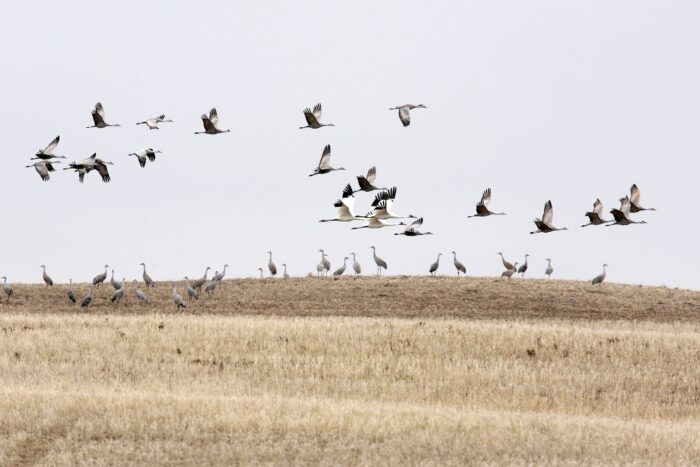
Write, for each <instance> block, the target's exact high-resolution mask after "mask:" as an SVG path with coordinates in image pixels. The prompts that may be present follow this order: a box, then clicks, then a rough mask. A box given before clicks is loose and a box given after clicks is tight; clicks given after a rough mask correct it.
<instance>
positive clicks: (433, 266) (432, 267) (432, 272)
mask: <svg viewBox="0 0 700 467" xmlns="http://www.w3.org/2000/svg"><path fill="white" fill-rule="evenodd" d="M440 256H442V253H438V255H437V259H436V260H435V262H434V263H433V264H431V265H430V269H429V270H428V272H429V273H430V275H431V276H434V275H435V271H437V270H438V268H439V267H440Z"/></svg>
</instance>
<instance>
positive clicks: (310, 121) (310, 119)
mask: <svg viewBox="0 0 700 467" xmlns="http://www.w3.org/2000/svg"><path fill="white" fill-rule="evenodd" d="M322 112H323V109H322V108H321V104H320V103H319V104H316V105H315V106H314V110H313V111H312V110H311V109H309V108H308V107H307V108H305V109H304V118H306V126H300V127H299V129H300V130H303V129H304V128H313V129H314V130H317V129H319V128H321V127H324V126H335V125H333V124H332V123H321V122H320V120H321V113H322Z"/></svg>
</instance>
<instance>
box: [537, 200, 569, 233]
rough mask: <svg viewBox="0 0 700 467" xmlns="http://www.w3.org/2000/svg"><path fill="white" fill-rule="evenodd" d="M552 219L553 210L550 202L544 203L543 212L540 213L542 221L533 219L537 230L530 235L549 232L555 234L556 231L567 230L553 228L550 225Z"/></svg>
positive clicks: (564, 228)
mask: <svg viewBox="0 0 700 467" xmlns="http://www.w3.org/2000/svg"><path fill="white" fill-rule="evenodd" d="M553 217H554V208H552V202H551V201H547V202H546V203H544V212H543V213H542V219H539V218H537V219H535V225H536V226H537V230H536V231H534V232H530V233H531V234H536V233H549V232H556V231H557V230H568V229H567V228H566V227H562V228H556V227H554V224H552V218H553Z"/></svg>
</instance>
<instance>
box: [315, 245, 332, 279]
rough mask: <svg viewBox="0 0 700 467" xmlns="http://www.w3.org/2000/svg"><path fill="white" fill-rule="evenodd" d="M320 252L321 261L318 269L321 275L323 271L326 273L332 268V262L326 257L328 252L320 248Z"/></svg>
mask: <svg viewBox="0 0 700 467" xmlns="http://www.w3.org/2000/svg"><path fill="white" fill-rule="evenodd" d="M318 251H319V253H321V261H320V262H319V263H318V265H317V266H316V271H317V272H318V274H319V275H320V274H321V273H323V274H324V275H325V274H326V273H328V272H330V270H331V262H330V261H328V260H327V259H326V252H325V251H323V250H318Z"/></svg>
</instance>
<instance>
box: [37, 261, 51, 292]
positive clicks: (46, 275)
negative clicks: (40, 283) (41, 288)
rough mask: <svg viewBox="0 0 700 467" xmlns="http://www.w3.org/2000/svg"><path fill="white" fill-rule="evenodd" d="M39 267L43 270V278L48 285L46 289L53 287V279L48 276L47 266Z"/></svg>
mask: <svg viewBox="0 0 700 467" xmlns="http://www.w3.org/2000/svg"><path fill="white" fill-rule="evenodd" d="M39 267H40V268H41V269H42V273H41V278H42V279H44V284H46V287H51V286H53V279H51V278H50V277H49V275H48V274H46V266H44V265H43V264H42V265H41V266H39Z"/></svg>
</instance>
